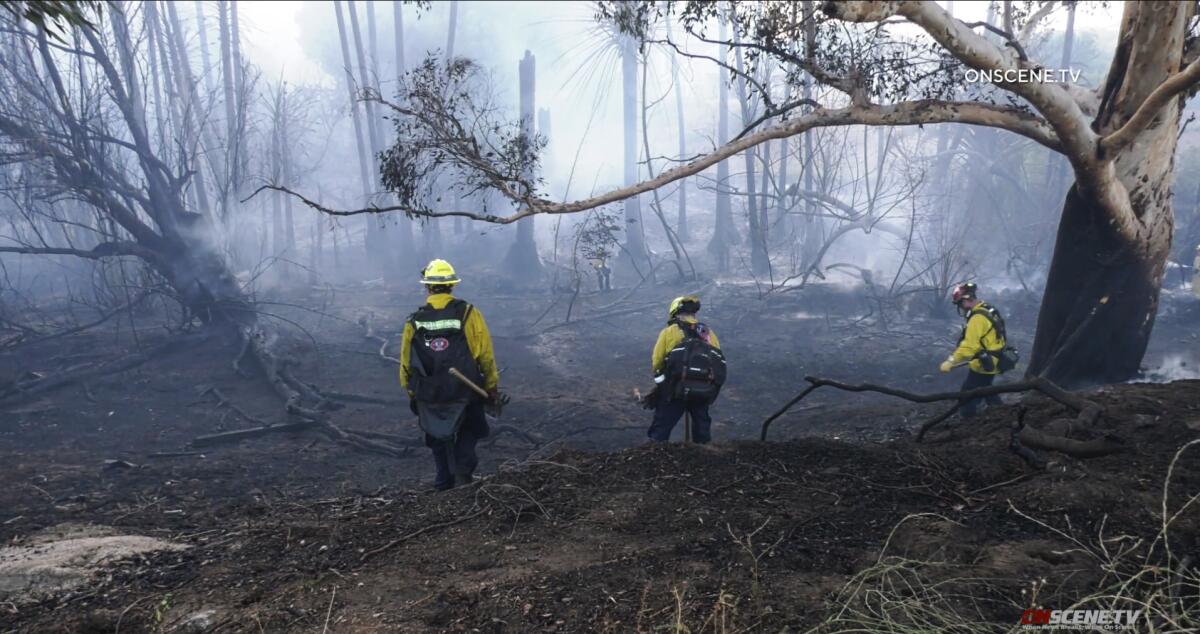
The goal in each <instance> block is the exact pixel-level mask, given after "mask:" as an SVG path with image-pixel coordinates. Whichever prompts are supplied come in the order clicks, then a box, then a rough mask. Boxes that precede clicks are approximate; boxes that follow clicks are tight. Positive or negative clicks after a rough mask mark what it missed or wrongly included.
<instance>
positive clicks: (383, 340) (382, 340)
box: [358, 313, 400, 365]
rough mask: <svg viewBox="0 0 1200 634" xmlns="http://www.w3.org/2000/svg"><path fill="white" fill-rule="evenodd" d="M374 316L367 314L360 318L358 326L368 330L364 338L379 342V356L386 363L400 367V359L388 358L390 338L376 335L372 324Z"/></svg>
mask: <svg viewBox="0 0 1200 634" xmlns="http://www.w3.org/2000/svg"><path fill="white" fill-rule="evenodd" d="M374 316H375V315H374V314H372V313H367V314H366V315H362V316H360V317H359V318H358V325H360V326H362V327H363V329H364V330H366V333H365V334H364V335H363V336H364V337H366V338H367V339H370V340H372V341H377V342H379V353H378V354H379V358H380V359H383V360H384V361H387V362H388V363H392V364H395V365H400V359H397V358H396V357H392V356H388V354H387V347H388V343H389V342H388V338H387V337H383V336H380V335H378V334H376V332H375V327H374V325H373V324H372V323H371V320H372V319H373V318H374Z"/></svg>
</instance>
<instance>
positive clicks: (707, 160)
mask: <svg viewBox="0 0 1200 634" xmlns="http://www.w3.org/2000/svg"><path fill="white" fill-rule="evenodd" d="M933 123H966V124H972V125H981V126H987V127H993V128H1002V129H1005V130H1009V131H1011V132H1015V133H1017V134H1020V135H1022V136H1025V137H1027V138H1029V139H1032V140H1034V141H1037V142H1038V143H1040V144H1042V145H1044V146H1045V147H1048V148H1050V149H1052V150H1054V151H1056V152H1057V151H1061V149H1060V147H1059V142H1058V139H1057V137H1056V136H1055V135H1054V132H1053V131H1052V130H1051V129H1050V127H1049V126H1048V125H1047V123H1046V121H1045V120H1043V119H1042V118H1041V117H1039V116H1037V115H1036V114H1033V113H1031V112H1028V111H1026V110H1023V109H1020V108H1015V107H1010V106H998V105H992V104H983V103H974V102H960V101H941V100H932V99H930V100H920V101H907V102H902V103H898V104H889V105H876V104H866V105H852V106H847V107H845V108H836V109H824V108H823V109H819V110H814V111H813V112H809V113H805V114H803V115H801V116H799V117H797V118H795V119H791V120H789V121H786V122H782V123H779V124H777V125H774V126H771V127H768V128H764V129H762V130H760V131H758V132H755V133H754V134H750V135H747V136H745V137H742V138H741V139H738V140H736V141H731V142H730V143H727V144H725V145H722V146H721V147H719V148H717V149H716V150H714V151H712V152H710V153H708V154H706V155H703V156H700V157H698V158H697V159H695V160H693V161H692V162H690V163H687V164H685V165H680V166H677V167H674V168H672V169H669V170H667V171H665V172H663V173H661V174H659V175H658V176H657V177H655V178H651V179H648V180H644V181H642V182H640V183H637V184H634V185H631V186H629V187H623V188H620V189H615V190H612V191H610V192H607V193H605V194H601V195H599V196H593V197H591V198H586V199H583V200H578V201H574V202H568V203H557V202H554V201H550V200H547V199H544V198H533V197H530V198H529V199H528V201H527V204H525V205H523V206H522V207H521V208H520V209H519V210H518V211H516V212H514V213H512V214H509V215H505V216H499V215H495V214H479V213H473V212H467V211H424V210H418V209H414V208H412V207H410V206H403V205H392V206H385V207H377V206H371V207H365V208H362V209H354V210H333V209H330V208H328V207H325V206H324V205H321V204H320V203H318V202H316V201H313V200H310V199H308V198H306V197H304V196H302V195H300V194H298V193H296V192H294V191H292V190H290V189H288V188H286V187H281V186H278V185H263V186H262V187H259V188H258V189H257V190H255V192H254V193H253V194H251V195H250V197H248V198H247V199H246V200H249V198H253V197H254V196H255V195H257V194H258V193H259V192H261V191H263V190H273V191H279V192H283V193H286V194H291V195H293V196H295V197H297V198H298V199H300V200H301V202H303V203H304V204H305V205H307V206H309V207H310V208H312V209H315V210H317V211H320V212H322V213H325V214H328V215H332V216H356V215H360V214H373V213H384V212H390V211H402V212H404V213H407V214H409V215H413V216H427V217H442V216H459V217H463V218H471V219H472V220H481V221H484V222H492V223H496V224H511V223H513V222H516V221H518V220H520V219H522V218H527V217H529V216H533V215H536V214H550V215H556V214H570V213H577V212H581V211H586V210H589V209H595V208H597V207H602V206H604V205H608V204H611V203H615V202H618V201H621V200H624V199H626V198H630V197H632V196H636V195H638V194H642V193H645V192H648V191H650V190H652V189H656V188H659V187H663V186H664V185H667V184H670V183H673V182H675V181H677V180H679V179H681V178H686V177H688V176H692V175H695V174H698V173H700V172H702V171H704V170H706V169H708V168H709V167H712V166H713V165H716V164H717V163H720V162H721V161H724V160H726V159H728V158H730V157H732V156H735V155H737V154H738V153H740V152H743V151H745V150H747V149H749V148H752V147H755V146H757V145H761V144H763V143H766V142H767V141H773V140H775V139H784V138H788V137H792V136H796V135H798V134H800V133H802V132H804V131H806V130H810V129H813V128H822V127H833V126H845V125H867V126H913V125H925V124H933ZM243 202H245V201H243Z"/></svg>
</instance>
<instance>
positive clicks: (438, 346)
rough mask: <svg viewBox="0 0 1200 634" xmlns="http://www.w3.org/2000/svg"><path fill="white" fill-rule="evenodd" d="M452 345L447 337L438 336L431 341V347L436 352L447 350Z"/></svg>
mask: <svg viewBox="0 0 1200 634" xmlns="http://www.w3.org/2000/svg"><path fill="white" fill-rule="evenodd" d="M449 347H450V340H449V339H447V338H445V337H438V338H436V339H431V340H430V341H429V349H430V350H433V351H434V352H445V351H446V349H447V348H449Z"/></svg>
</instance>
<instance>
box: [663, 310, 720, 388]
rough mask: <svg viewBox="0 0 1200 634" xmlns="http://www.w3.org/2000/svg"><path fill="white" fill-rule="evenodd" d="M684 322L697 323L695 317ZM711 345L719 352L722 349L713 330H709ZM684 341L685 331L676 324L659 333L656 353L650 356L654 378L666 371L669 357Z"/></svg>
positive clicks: (685, 319) (683, 318)
mask: <svg viewBox="0 0 1200 634" xmlns="http://www.w3.org/2000/svg"><path fill="white" fill-rule="evenodd" d="M680 319H681V320H683V321H687V322H689V323H693V324H694V323H696V318H695V317H681V318H680ZM708 335H709V343H711V344H712V347H714V348H716V349H717V350H720V349H721V342H719V341H717V333H715V332H713V330H712V329H711V328H709V329H708ZM681 341H683V329H682V328H680V327H679V326H678V325H676V324H667V327H666V328H663V329H662V330H661V331H659V333H658V341H657V342H655V344H654V352H653V353H651V355H650V368H651V369H652V370H653V371H654V376H658V375H659V374H661V373H662V371H663V370H664V369H665V366H666V364H667V355H668V354H669V353H670V352H671V350H672V349H674V348H675V346H677V345H679V342H681Z"/></svg>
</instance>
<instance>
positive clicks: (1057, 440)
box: [759, 376, 1124, 458]
mask: <svg viewBox="0 0 1200 634" xmlns="http://www.w3.org/2000/svg"><path fill="white" fill-rule="evenodd" d="M804 380H805V381H807V382H808V383H809V386H808V387H806V388H805V389H804V391H802V392H800V394H798V395H797V396H796V397H795V398H793V399H792V400H790V401H788V402H787V404H785V405H784V406H783V407H781V408H780V409H779V410H778V411H776V412H775V413H774V414H771V416H770V417H768V418H767V419H766V420H765V421H763V424H762V432H761V433H760V435H759V438H760V439H761V440H766V439H767V430H768V429H769V428H770V426H771V423H772V422H773V421H774V420H775V419H777V418H779V417H780V416H782V415H783V414H785V413H786V412H787V411H788V410H789V409H791V407H792V406H793V405H795V404H796V403H799V402H800V401H801V400H803V399H804V397H806V396H808V395H809V394H811V393H812V392H813V391H814V390H816V389H817V388H820V387H826V386H828V387H833V388H836V389H839V390H844V391H847V392H877V393H880V394H887V395H888V396H895V397H897V398H902V399H904V400H907V401H912V402H914V403H936V402H940V401H951V400H953V401H958V403H959V405H961V403H963V402H965V401H967V400H970V399H974V398H983V397H987V396H994V395H997V394H1013V393H1018V392H1030V391H1036V392H1040V393H1042V394H1044V395H1046V396H1048V397H1050V398H1051V399H1053V400H1055V401H1057V402H1059V403H1062V404H1063V405H1066V406H1067V407H1069V408H1071V409H1072V410H1074V411H1075V412H1076V413H1077V417H1076V418H1075V420H1074V421H1073V422H1078V423H1082V424H1083V425H1084V426H1091V425H1092V424H1094V423H1095V422H1096V420H1097V419H1098V418H1099V417H1100V414H1101V413H1102V412H1103V410H1102V408H1101V407H1100V406H1099V405H1097V404H1096V403H1094V402H1092V401H1089V400H1087V399H1085V398H1083V397H1081V396H1079V395H1077V394H1072V393H1071V392H1068V391H1066V390H1064V389H1062V388H1061V387H1059V386H1057V385H1055V384H1054V383H1051V382H1050V381H1049V380H1047V379H1045V378H1043V377H1033V378H1031V379H1027V380H1025V381H1018V382H1016V383H1006V384H1003V385H991V386H988V387H981V388H977V389H974V390H966V391H962V392H940V393H936V394H915V393H913V392H907V391H904V390H899V389H896V388H892V387H887V386H883V385H874V384H871V383H861V384H849V383H842V382H840V381H834V380H831V379H822V378H818V377H812V376H806V377H804ZM959 405H956V406H955V407H953V408H951V409H950V410H949V411H947V412H945V413H943V414H940V415H938V416H937V417H935V418H932V419H930V420H928V421H926V422H925V423H923V424H922V425H921V429H920V431H919V432H918V433H917V440H918V441H920V440H921V439H923V438H924V436H925V433H926V432H928V431H929V430H930V429H932V428H933V427H934V426H936V425H938V424H939V423H941V422H942V421H944V420H946V419H947V418H949V417H950V415H951V414H953V413H954V412H955V411H956V410H957V409H958V407H959ZM1022 424H1023V423H1022ZM1020 441H1021V442H1022V443H1024V444H1026V445H1029V446H1032V447H1037V448H1039V449H1049V450H1052V451H1058V452H1061V453H1065V454H1068V455H1071V456H1075V457H1079V458H1090V457H1095V456H1102V455H1106V454H1110V453H1114V452H1116V451H1121V450H1123V449H1124V445H1123V444H1121V443H1120V442H1119V441H1117V440H1116V439H1113V438H1100V439H1096V440H1088V441H1080V440H1072V439H1070V438H1066V437H1063V436H1055V435H1051V434H1047V433H1045V432H1043V431H1041V430H1038V429H1034V428H1032V427H1027V426H1026V427H1024V428H1023V429H1021V430H1020Z"/></svg>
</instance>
